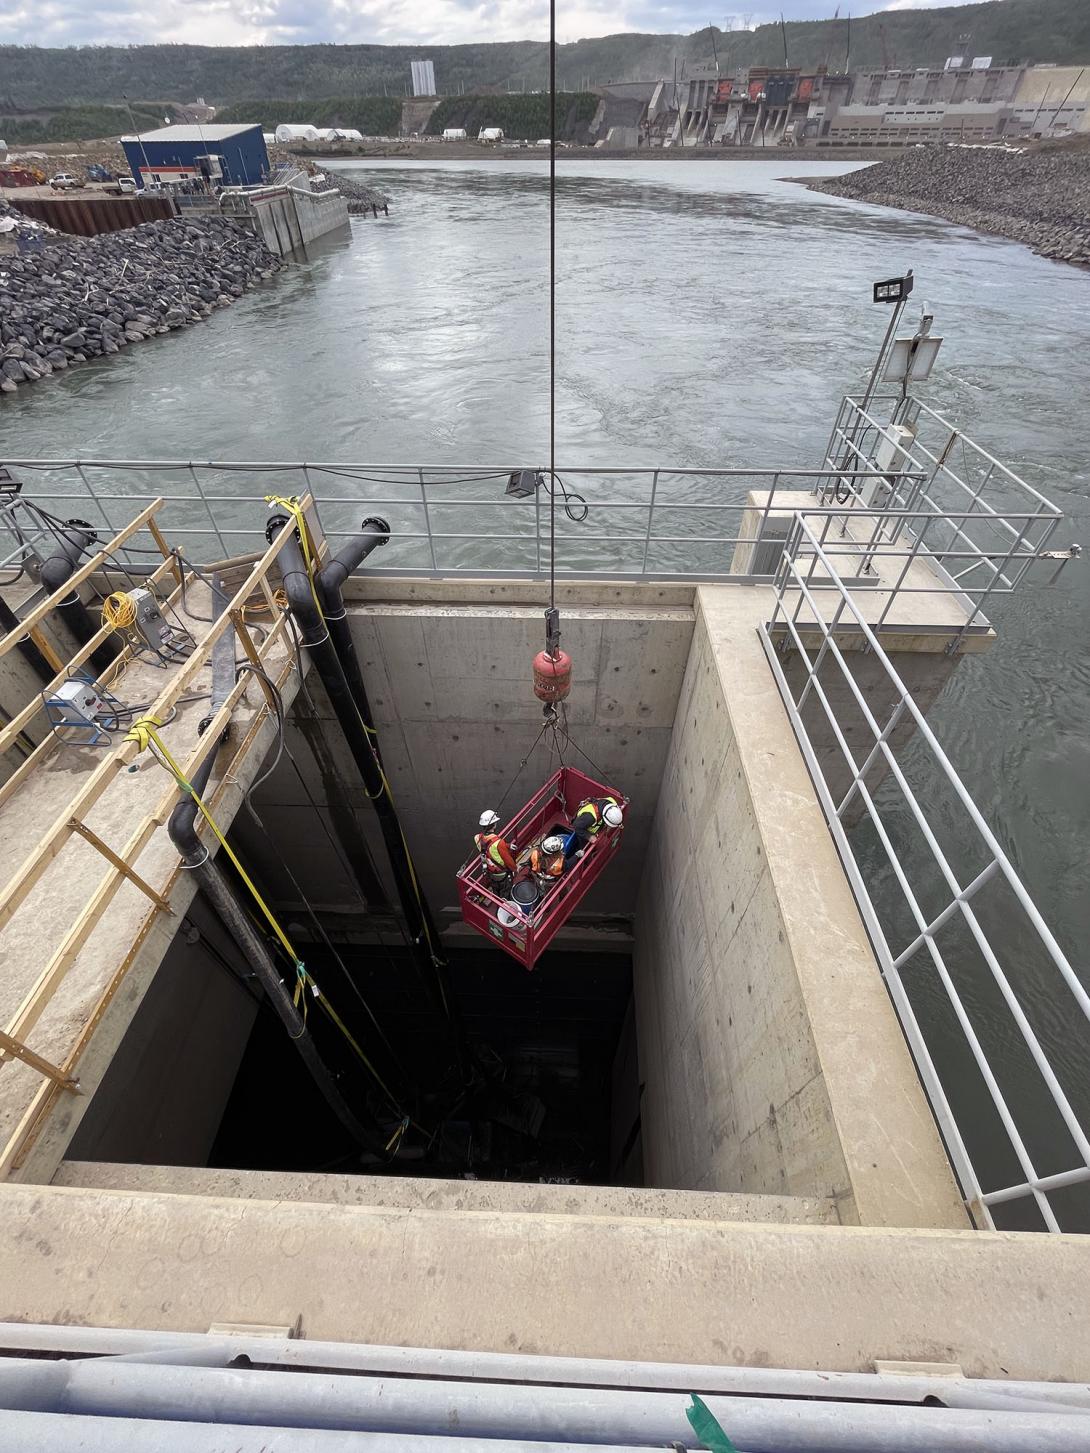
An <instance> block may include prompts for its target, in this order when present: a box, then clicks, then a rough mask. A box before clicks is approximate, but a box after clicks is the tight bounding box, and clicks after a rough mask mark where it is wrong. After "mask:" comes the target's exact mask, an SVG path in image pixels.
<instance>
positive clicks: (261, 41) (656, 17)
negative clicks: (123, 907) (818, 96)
mask: <svg viewBox="0 0 1090 1453" xmlns="http://www.w3.org/2000/svg"><path fill="white" fill-rule="evenodd" d="M752 3H753V8H752V9H750V10H739V11H735V12H729V11H719V10H717V9H716V8H715V6H712V5H710V4H709V3H708V0H658V3H656V0H558V18H557V29H558V33H559V36H560V39H561V40H565V41H566V40H577V39H579V38H580V37H582V36H591V35H610V34H615V33H616V32H617V31H626V30H639V31H660V32H661V31H667V32H669V31H673V32H680V33H687V32H689V31H693V30H699V29H700V28H701V27H702V26H705V25H708V24H711V23H714V24H716V25H718V26H720V27H721V28H722V29H724V30H726V29H734V28H740V27H741V26H743V25H745V24H747V23H748V24H750V25H755V24H757V23H758V22H760V21H767V20H775V19H777V18H778V16H779V11H780V8H781V6H780V3H778V0H775V3H774V8H773V7H769V5H768V4H767V0H764V3H762V0H752ZM950 3H951V0H869V3H868V0H844V3H843V4H842V6H841V14H846V13H847V11H848V10H854V11H855V12H856V14H866V13H868V12H871V11H875V10H909V9H914V8H917V7H921V8H922V7H925V6H934V5H940V4H950ZM835 4H836V0H782V9H783V12H784V14H785V16H786V17H787V18H788V19H789V20H810V19H819V18H822V17H824V16H828V15H831V14H832V13H833V10H834V8H835ZM547 34H548V10H547V6H546V5H545V4H543V3H542V0H0V44H3V43H7V44H12V43H14V44H19V45H138V44H141V43H147V42H152V41H174V42H189V43H191V44H197V45H283V44H289V43H296V44H299V43H306V42H312V41H333V42H339V43H342V44H343V43H345V42H365V41H370V42H372V43H376V44H386V45H393V44H407V45H429V44H430V45H441V44H456V43H458V42H459V41H480V40H528V39H536V38H539V37H542V36H546V35H547ZM0 94H3V77H2V76H0Z"/></svg>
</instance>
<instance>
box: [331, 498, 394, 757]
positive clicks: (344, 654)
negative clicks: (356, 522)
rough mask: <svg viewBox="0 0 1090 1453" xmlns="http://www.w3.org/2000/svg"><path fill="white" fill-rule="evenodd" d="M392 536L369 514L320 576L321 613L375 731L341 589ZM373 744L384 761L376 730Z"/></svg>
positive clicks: (358, 703)
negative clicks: (369, 556)
mask: <svg viewBox="0 0 1090 1453" xmlns="http://www.w3.org/2000/svg"><path fill="white" fill-rule="evenodd" d="M389 538H390V526H389V525H388V524H387V523H386V521H385V520H383V519H380V518H379V516H377V515H372V516H369V517H368V518H367V519H366V520H364V522H363V524H362V525H361V526H360V533H359V534H358V535H355V536H354V537H353V538H352V539H351V540H350V541H349V542H348V544H347V545H345V547H344V549H343V550H339V551H338V552H337V554H336V555H334V556H332V557H331V558H330V559H329V560H327V561H326V563H325V565H324V566H323V567H322V569H321V570H319V572H318V576H317V586H318V599H319V600H320V601H321V603H322V614H323V615H324V616H325V622H326V625H327V626H328V627H329V634H330V635H331V636H332V638H333V645H334V647H335V649H336V652H337V655H338V657H339V658H340V663H341V670H342V671H343V672H344V675H345V680H346V681H347V682H348V685H349V688H350V689H351V691H352V694H353V696H354V697H355V698H356V706H357V707H358V709H359V714H360V716H361V717H362V718H363V724H364V726H365V727H367V729H368V731H369V732H372V733H374V732H375V720H374V717H373V715H372V714H371V703H370V701H369V700H368V697H367V688H366V686H365V685H364V684H363V672H362V671H361V670H360V663H359V658H358V656H357V655H356V643H355V641H354V640H353V639H352V630H351V628H350V626H349V624H348V611H347V610H346V609H345V604H344V596H343V595H342V593H341V592H342V591H343V589H344V583H345V581H346V580H347V579H348V577H349V576H350V575H351V574H352V572H353V571H355V570H358V569H359V567H360V565H362V563H363V562H364V560H366V559H367V557H368V555H370V553H371V551H372V550H376V549H378V547H379V546H380V545H385V544H386V543H387V542H388V540H389ZM371 745H372V746H373V747H374V749H375V755H376V756H377V757H378V759H379V762H380V763H381V762H382V752H381V749H380V747H379V740H378V734H377V733H375V734H374V735H373V736H372V737H371Z"/></svg>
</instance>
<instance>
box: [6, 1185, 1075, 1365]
mask: <svg viewBox="0 0 1090 1453" xmlns="http://www.w3.org/2000/svg"><path fill="white" fill-rule="evenodd" d="M0 1226H2V1227H3V1228H4V1229H3V1233H2V1235H0V1285H3V1287H4V1289H5V1294H4V1308H3V1311H4V1315H5V1317H6V1318H7V1319H9V1320H13V1321H15V1320H18V1321H31V1322H60V1323H69V1324H76V1325H79V1324H85V1325H96V1326H104V1327H143V1328H147V1329H152V1330H154V1329H165V1330H176V1331H204V1330H206V1329H207V1328H208V1326H209V1325H210V1324H211V1323H212V1322H262V1323H269V1324H273V1325H277V1326H283V1325H286V1324H288V1323H291V1322H293V1321H294V1319H295V1318H296V1317H297V1316H300V1315H301V1316H302V1323H303V1333H304V1335H305V1336H307V1337H311V1338H325V1339H331V1340H341V1341H355V1342H371V1343H382V1344H393V1345H400V1346H432V1347H452V1348H466V1349H469V1350H479V1351H485V1350H487V1351H521V1352H527V1353H545V1354H555V1355H562V1356H577V1357H610V1358H621V1359H648V1360H653V1361H671V1362H693V1363H714V1364H736V1365H743V1366H745V1365H748V1366H775V1367H797V1368H817V1369H829V1370H838V1369H839V1370H843V1371H868V1370H870V1369H871V1368H872V1366H873V1363H874V1361H875V1360H876V1359H884V1360H890V1359H893V1360H906V1361H917V1362H953V1363H957V1364H959V1365H960V1366H961V1367H962V1368H963V1369H964V1371H965V1373H966V1374H967V1375H969V1376H972V1377H1013V1378H1029V1379H1049V1380H1051V1379H1066V1380H1070V1381H1086V1380H1087V1379H1088V1378H1090V1300H1088V1299H1087V1297H1086V1295H1085V1288H1086V1286H1087V1284H1088V1280H1090V1238H1085V1237H1075V1236H1035V1235H1030V1234H1024V1233H1023V1234H1013V1233H1009V1234H1002V1233H995V1232H956V1231H954V1232H950V1231H906V1230H894V1229H877V1228H872V1227H865V1228H861V1227H848V1226H820V1227H818V1226H755V1225H746V1224H735V1225H728V1224H724V1223H721V1222H720V1223H717V1222H712V1221H670V1220H666V1221H663V1220H654V1221H653V1220H647V1219H643V1218H640V1217H625V1218H611V1217H605V1216H599V1217H579V1216H556V1215H550V1214H540V1215H518V1214H507V1215H497V1214H494V1213H492V1212H483V1211H482V1212H471V1211H460V1212H450V1211H404V1210H402V1211H393V1210H376V1209H370V1208H363V1207H358V1206H331V1205H328V1204H327V1205H311V1204H286V1203H284V1202H279V1203H271V1202H267V1201H240V1200H222V1199H210V1198H202V1197H197V1196H169V1195H141V1194H134V1193H131V1192H121V1191H87V1190H75V1189H68V1188H64V1187H57V1186H54V1187H32V1186H25V1185H14V1184H7V1185H3V1186H0Z"/></svg>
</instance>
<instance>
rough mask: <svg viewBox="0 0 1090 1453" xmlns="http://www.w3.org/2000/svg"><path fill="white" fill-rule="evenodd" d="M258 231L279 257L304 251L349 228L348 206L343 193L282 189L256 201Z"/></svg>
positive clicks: (254, 217) (261, 195)
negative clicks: (318, 240)
mask: <svg viewBox="0 0 1090 1453" xmlns="http://www.w3.org/2000/svg"><path fill="white" fill-rule="evenodd" d="M251 206H252V215H253V222H254V226H255V228H256V230H257V231H258V233H259V234H260V236H261V237H262V239H263V240H264V243H265V246H266V247H268V248H269V250H270V251H271V252H275V253H276V255H277V256H278V257H286V256H288V255H289V254H290V253H293V252H300V251H302V250H303V249H304V248H305V247H306V245H307V243H308V242H313V241H314V240H315V239H316V238H318V237H324V236H325V234H326V233H327V232H335V231H336V230H337V229H338V228H340V227H346V226H347V225H348V203H347V202H346V201H345V199H344V197H342V196H341V194H340V192H338V191H336V190H335V189H330V190H329V191H325V192H308V191H306V190H305V189H304V188H302V187H278V188H277V189H276V190H271V191H268V192H264V193H260V194H256V195H255V196H254V197H253V198H252V202H251Z"/></svg>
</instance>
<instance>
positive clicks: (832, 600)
mask: <svg viewBox="0 0 1090 1453" xmlns="http://www.w3.org/2000/svg"><path fill="white" fill-rule="evenodd" d="M749 500H750V508H749V509H748V510H747V512H746V515H745V517H744V520H743V525H742V530H741V531H740V533H743V534H746V535H754V536H756V534H757V531H758V529H759V527H760V523H761V518H762V516H763V514H764V510H765V506H766V504H767V501H768V494H767V492H766V491H763V490H753V491H751V492H750V496H749ZM776 500H777V505H776V508H775V509H773V510H771V511H770V512H769V518H770V519H772V520H774V521H780V522H781V523H782V524H783V525H786V524H787V523H789V522H790V520H791V519H792V518H793V517H794V515H795V514H796V513H797V512H798V511H801V510H813V509H815V508H818V502H817V500H816V499H815V497H814V496H813V495H812V494H811V493H810V491H809V490H779V491H777V493H776ZM809 524H810V527H811V529H812V530H813V531H814V533H815V534H816V535H817V537H818V539H819V540H820V539H821V537H822V529H823V526H822V521H821V520H820V519H816V518H811V519H810V520H809ZM874 526H875V521H874V520H873V519H865V518H860V517H858V516H854V515H853V514H852V513H851V512H850V511H845V512H844V513H843V514H836V515H834V516H833V517H832V523H831V524H830V525H829V527H828V530H827V532H826V540H825V543H824V545H823V548H824V549H825V550H826V553H827V554H828V555H829V557H830V561H831V564H832V566H833V568H834V570H835V571H836V573H837V574H838V575H839V576H841V577H842V578H843V577H846V576H851V575H854V574H856V573H857V572H858V571H859V570H860V569H861V567H862V563H863V560H864V558H865V555H866V553H867V550H868V547H869V545H870V542H871V539H872V537H873V533H874ZM912 546H913V540H912V537H911V536H909V535H904V536H903V537H902V538H901V539H900V540H898V541H897V542H896V543H895V544H890V543H889V541H888V540H885V539H883V540H880V541H879V542H878V543H877V544H875V545H874V546H873V558H872V560H871V568H872V569H873V571H874V574H875V580H874V583H873V585H871V586H860V587H855V586H853V587H852V600H853V602H854V603H855V605H856V606H857V607H858V609H859V612H860V614H861V615H862V616H863V618H864V620H865V621H866V622H867V624H868V625H870V626H875V625H876V624H877V622H878V621H879V620H880V619H882V617H883V615H884V616H885V619H884V622H883V626H882V629H881V631H880V632H879V640H880V641H881V642H882V645H883V646H884V647H885V649H886V650H887V651H923V652H941V651H942V650H943V649H944V648H945V645H946V643H947V641H948V640H949V638H950V634H951V633H952V632H954V631H958V630H960V629H961V628H962V627H963V626H964V625H965V624H966V623H967V621H968V620H969V618H970V615H971V614H972V611H973V607H972V604H971V602H970V601H969V598H968V596H965V595H963V594H961V593H960V592H958V591H956V590H955V589H953V588H952V587H951V585H950V582H949V581H948V579H947V578H946V576H945V575H944V574H943V573H942V571H941V570H940V569H939V568H938V567H937V565H936V563H935V562H934V561H932V560H929V559H928V558H927V557H926V556H924V555H922V554H920V555H917V556H916V558H915V559H909V558H908V557H909V556H910V554H911V551H912ZM753 548H754V547H753V546H752V545H739V546H738V547H737V548H736V550H735V555H734V562H733V564H732V568H733V569H735V570H748V569H749V561H750V558H751V556H752V553H753ZM959 563H960V565H961V566H964V565H966V564H967V563H968V562H966V561H961V562H959ZM906 564H907V570H905V567H906ZM902 572H904V578H903V580H902V579H901V576H902ZM823 579H824V580H827V579H828V573H827V572H826V571H825V569H824V568H823V567H822V566H821V565H820V564H818V565H816V566H815V569H814V582H815V585H819V584H820V582H821V581H822V580H823ZM970 579H971V580H972V583H973V586H974V589H982V588H983V585H984V584H985V583H986V579H987V577H986V576H985V575H981V578H980V579H977V577H976V576H975V575H974V576H972V577H970ZM898 582H899V588H898V590H897V593H896V595H894V594H893V587H894V586H897V585H898ZM883 587H888V588H883ZM813 593H814V595H815V596H816V603H817V605H818V606H819V607H820V608H821V612H822V615H823V617H824V619H825V620H831V619H832V616H833V612H834V611H835V610H836V607H837V605H838V603H839V600H840V595H839V592H835V593H834V592H832V591H830V590H828V589H818V588H814V589H813ZM797 599H798V593H797V591H794V592H792V593H791V594H790V595H789V604H790V605H791V606H792V607H793V605H794V603H795V601H796V600H797ZM766 619H771V610H770V611H769V615H768V616H767V617H766ZM841 620H842V621H843V623H844V627H845V629H844V630H843V631H842V632H838V636H837V640H838V642H839V643H840V644H841V645H843V646H848V647H851V646H852V645H853V644H857V643H858V628H857V627H856V628H855V630H854V632H853V630H852V629H851V628H852V627H854V626H855V621H854V618H853V617H852V616H851V614H850V612H849V611H847V610H845V611H843V612H842V614H841ZM814 621H815V615H814V612H813V611H812V610H811V608H810V607H809V606H808V605H807V604H806V602H805V601H802V602H801V605H800V609H799V614H798V623H799V625H800V631H801V626H803V625H805V624H807V623H810V624H813V623H814ZM971 630H972V632H973V634H969V635H967V636H966V637H965V638H964V640H963V642H962V645H961V647H960V649H961V650H962V651H965V652H969V653H972V652H975V651H986V650H987V649H988V648H989V647H990V646H991V645H992V644H993V642H994V640H995V633H994V632H993V631H992V630H991V629H990V628H989V627H988V624H987V621H986V619H984V618H982V617H979V616H977V617H975V618H974V621H973V625H972V627H971ZM802 634H803V638H804V640H807V643H809V638H808V636H807V634H806V633H805V632H802Z"/></svg>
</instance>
